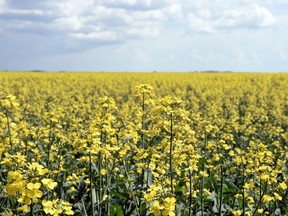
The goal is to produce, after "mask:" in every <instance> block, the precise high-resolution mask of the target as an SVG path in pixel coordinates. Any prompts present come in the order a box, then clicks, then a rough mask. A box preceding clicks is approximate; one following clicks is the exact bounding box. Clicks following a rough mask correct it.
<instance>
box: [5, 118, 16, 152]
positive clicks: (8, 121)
mask: <svg viewBox="0 0 288 216" xmlns="http://www.w3.org/2000/svg"><path fill="white" fill-rule="evenodd" d="M6 119H7V127H8V135H9V143H10V148H11V153H12V152H13V148H14V147H13V141H12V135H11V128H10V120H9V117H8V114H7V113H6Z"/></svg>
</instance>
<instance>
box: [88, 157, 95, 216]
mask: <svg viewBox="0 0 288 216" xmlns="http://www.w3.org/2000/svg"><path fill="white" fill-rule="evenodd" d="M89 181H90V194H91V203H92V205H91V207H92V215H93V216H94V215H95V209H94V203H93V185H92V159H91V152H89Z"/></svg>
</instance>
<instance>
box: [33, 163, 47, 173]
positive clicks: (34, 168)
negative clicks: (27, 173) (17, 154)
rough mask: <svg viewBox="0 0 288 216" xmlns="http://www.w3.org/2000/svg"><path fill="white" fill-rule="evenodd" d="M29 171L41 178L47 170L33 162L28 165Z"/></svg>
mask: <svg viewBox="0 0 288 216" xmlns="http://www.w3.org/2000/svg"><path fill="white" fill-rule="evenodd" d="M29 169H30V170H32V171H34V172H36V173H37V174H38V175H40V176H42V175H44V174H46V173H47V172H48V169H47V168H44V166H43V165H41V164H39V163H37V162H33V163H32V164H30V166H29Z"/></svg>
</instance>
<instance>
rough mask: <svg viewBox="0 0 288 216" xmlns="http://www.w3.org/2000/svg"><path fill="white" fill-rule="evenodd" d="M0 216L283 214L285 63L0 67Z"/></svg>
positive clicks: (287, 136)
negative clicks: (257, 66) (167, 69)
mask: <svg viewBox="0 0 288 216" xmlns="http://www.w3.org/2000/svg"><path fill="white" fill-rule="evenodd" d="M0 82H1V84H0V178H1V181H0V215H1V216H8V215H9V216H12V215H25V216H41V215H84V216H85V215H87V216H92V215H100V216H101V215H105V216H106V215H107V216H109V215H110V216H122V215H136V216H145V215H155V216H158V215H162V216H168V215H169V216H173V215H177V216H178V215H179V216H181V215H183V216H186V215H196V216H203V215H219V216H220V215H223V216H225V215H226V216H229V215H230V216H242V215H243V216H244V215H246V216H254V215H288V189H287V185H288V167H287V166H288V162H287V160H288V153H287V152H288V145H287V144H288V74H265V73H262V74H253V73H247V74H245V73H16V72H15V73H12V72H11V73H4V72H3V73H0Z"/></svg>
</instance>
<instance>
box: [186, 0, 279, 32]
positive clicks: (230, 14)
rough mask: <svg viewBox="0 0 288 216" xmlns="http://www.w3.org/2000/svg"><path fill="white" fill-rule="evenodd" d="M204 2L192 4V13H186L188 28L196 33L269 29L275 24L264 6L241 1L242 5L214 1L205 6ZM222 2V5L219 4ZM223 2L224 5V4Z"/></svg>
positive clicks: (273, 17)
mask: <svg viewBox="0 0 288 216" xmlns="http://www.w3.org/2000/svg"><path fill="white" fill-rule="evenodd" d="M203 2H204V3H205V2H206V1H196V2H195V3H193V4H192V6H191V7H192V8H194V11H193V13H191V12H189V13H187V16H186V17H187V21H188V23H189V26H190V28H191V29H192V30H193V31H196V32H204V33H214V32H216V31H219V30H221V29H239V28H240V29H243V28H244V29H257V28H266V27H271V26H273V24H275V22H276V18H275V16H274V15H273V14H272V13H271V12H270V11H269V10H268V9H267V8H265V7H264V6H260V5H258V4H256V3H251V2H246V1H242V4H231V3H230V4H229V3H227V2H226V1H220V0H218V1H216V2H218V3H219V5H217V4H215V5H213V7H211V5H206V4H204V3H203ZM221 2H222V4H220V3H221ZM224 2H225V3H224ZM240 2H241V1H240Z"/></svg>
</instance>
